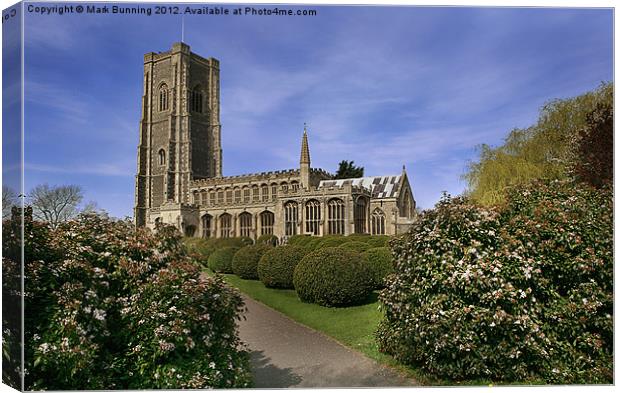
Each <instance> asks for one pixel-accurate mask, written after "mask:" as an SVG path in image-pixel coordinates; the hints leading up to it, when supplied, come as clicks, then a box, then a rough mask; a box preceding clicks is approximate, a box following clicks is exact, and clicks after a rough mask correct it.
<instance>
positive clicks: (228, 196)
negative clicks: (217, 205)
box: [226, 188, 233, 203]
mask: <svg viewBox="0 0 620 393" xmlns="http://www.w3.org/2000/svg"><path fill="white" fill-rule="evenodd" d="M232 201H233V190H231V189H230V188H227V189H226V203H232Z"/></svg>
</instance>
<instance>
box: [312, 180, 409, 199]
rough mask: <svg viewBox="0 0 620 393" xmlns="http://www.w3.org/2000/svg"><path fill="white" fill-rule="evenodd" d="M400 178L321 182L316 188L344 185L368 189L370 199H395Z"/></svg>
mask: <svg viewBox="0 0 620 393" xmlns="http://www.w3.org/2000/svg"><path fill="white" fill-rule="evenodd" d="M401 176H402V175H397V176H367V177H358V178H356V179H338V180H321V182H320V183H319V187H318V188H319V190H320V189H321V188H328V187H343V186H344V185H345V184H351V185H353V186H357V187H360V186H361V187H364V188H366V189H368V190H369V191H370V195H371V197H372V198H395V197H397V196H398V191H399V188H400V178H401Z"/></svg>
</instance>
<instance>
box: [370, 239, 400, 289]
mask: <svg viewBox="0 0 620 393" xmlns="http://www.w3.org/2000/svg"><path fill="white" fill-rule="evenodd" d="M362 257H363V258H365V259H366V260H367V261H368V264H369V265H370V268H371V270H372V275H373V283H374V287H375V289H381V288H384V287H385V279H386V278H387V277H388V275H390V274H391V273H394V266H393V264H392V251H391V250H390V248H389V247H376V248H371V249H369V250H366V251H365V252H364V253H362Z"/></svg>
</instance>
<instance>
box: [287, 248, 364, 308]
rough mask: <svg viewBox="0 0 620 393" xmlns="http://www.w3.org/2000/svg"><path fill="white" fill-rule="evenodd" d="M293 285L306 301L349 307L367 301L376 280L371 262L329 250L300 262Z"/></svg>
mask: <svg viewBox="0 0 620 393" xmlns="http://www.w3.org/2000/svg"><path fill="white" fill-rule="evenodd" d="M293 285H294V287H295V290H296V291H297V295H298V296H299V298H300V299H301V300H302V301H304V302H309V303H317V304H320V305H322V306H330V307H331V306H348V305H353V304H359V303H362V302H363V301H364V300H366V299H367V298H368V295H370V293H371V292H372V287H373V278H372V272H371V270H370V267H369V266H368V261H366V260H365V259H364V258H362V256H361V255H360V254H359V253H358V252H355V251H351V250H347V249H342V248H336V247H328V248H323V249H320V250H317V251H314V252H311V253H310V254H308V255H306V256H305V257H304V258H303V259H302V260H301V262H299V264H298V265H297V267H295V271H294V272H293Z"/></svg>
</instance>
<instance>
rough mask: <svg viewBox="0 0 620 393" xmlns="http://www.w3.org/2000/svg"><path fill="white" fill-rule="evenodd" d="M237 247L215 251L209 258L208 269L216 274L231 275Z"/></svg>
mask: <svg viewBox="0 0 620 393" xmlns="http://www.w3.org/2000/svg"><path fill="white" fill-rule="evenodd" d="M238 250H239V247H224V248H220V249H218V250H215V251H214V252H213V253H212V254H211V256H210V257H209V263H208V266H209V269H211V270H213V271H214V272H216V273H232V272H233V269H232V260H233V257H234V255H235V253H236V252H237V251H238Z"/></svg>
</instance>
